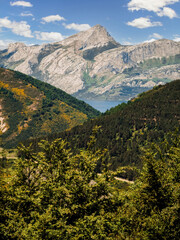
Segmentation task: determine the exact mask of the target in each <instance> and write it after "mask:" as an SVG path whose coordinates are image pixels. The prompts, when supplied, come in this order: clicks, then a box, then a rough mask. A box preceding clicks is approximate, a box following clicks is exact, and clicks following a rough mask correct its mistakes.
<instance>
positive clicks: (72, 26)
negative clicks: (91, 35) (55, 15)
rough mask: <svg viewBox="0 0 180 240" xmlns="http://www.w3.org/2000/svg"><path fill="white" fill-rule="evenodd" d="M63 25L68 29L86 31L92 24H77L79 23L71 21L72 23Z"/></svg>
mask: <svg viewBox="0 0 180 240" xmlns="http://www.w3.org/2000/svg"><path fill="white" fill-rule="evenodd" d="M63 26H64V27H65V28H66V29H72V30H75V31H86V30H88V29H89V28H91V26H90V25H89V24H77V23H71V24H68V25H66V24H63Z"/></svg>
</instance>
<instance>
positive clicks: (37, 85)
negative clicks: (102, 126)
mask: <svg viewBox="0 0 180 240" xmlns="http://www.w3.org/2000/svg"><path fill="white" fill-rule="evenodd" d="M99 114H100V113H99V112H98V111H97V110H95V109H93V108H92V107H91V106H89V105H88V104H86V103H85V102H83V101H80V100H77V99H76V98H74V97H72V96H70V95H69V94H67V93H65V92H64V91H62V90H60V89H57V88H55V87H53V86H51V85H49V84H47V83H44V82H41V81H39V80H37V79H34V78H32V77H29V76H27V75H25V74H22V73H20V72H16V71H12V70H8V69H3V68H0V137H1V145H3V146H4V147H14V146H16V145H17V144H18V143H19V142H21V141H24V140H27V139H28V138H31V137H39V136H42V135H47V134H50V133H55V132H60V131H64V130H66V129H69V128H72V127H74V126H76V125H78V124H82V123H83V122H84V121H86V120H88V119H90V118H94V117H96V116H98V115H99Z"/></svg>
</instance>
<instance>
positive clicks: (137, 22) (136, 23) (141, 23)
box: [127, 17, 162, 29]
mask: <svg viewBox="0 0 180 240" xmlns="http://www.w3.org/2000/svg"><path fill="white" fill-rule="evenodd" d="M127 25H129V26H132V27H137V28H141V29H142V28H149V27H155V26H162V23H161V22H151V20H150V19H149V18H148V17H146V18H144V17H140V18H136V19H134V20H133V21H132V22H128V23H127Z"/></svg>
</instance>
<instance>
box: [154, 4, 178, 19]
mask: <svg viewBox="0 0 180 240" xmlns="http://www.w3.org/2000/svg"><path fill="white" fill-rule="evenodd" d="M157 15H158V16H159V17H163V16H167V17H169V18H175V17H177V14H176V12H175V11H174V10H173V9H172V8H169V7H164V8H163V9H162V11H159V12H158V13H157Z"/></svg>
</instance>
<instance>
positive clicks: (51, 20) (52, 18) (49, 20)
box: [42, 15, 65, 23]
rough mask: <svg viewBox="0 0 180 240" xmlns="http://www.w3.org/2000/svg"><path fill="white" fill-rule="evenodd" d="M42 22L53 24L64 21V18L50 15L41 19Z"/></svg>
mask: <svg viewBox="0 0 180 240" xmlns="http://www.w3.org/2000/svg"><path fill="white" fill-rule="evenodd" d="M42 20H43V21H44V22H47V23H49V22H55V21H65V18H63V17H61V16H60V15H50V16H47V17H43V18H42Z"/></svg>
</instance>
